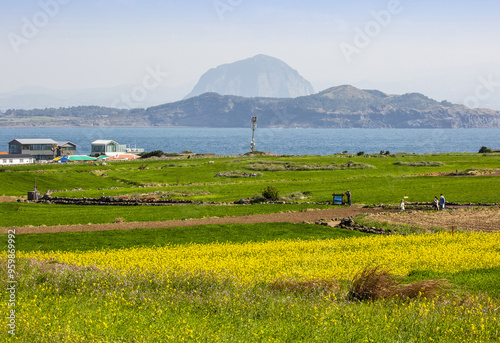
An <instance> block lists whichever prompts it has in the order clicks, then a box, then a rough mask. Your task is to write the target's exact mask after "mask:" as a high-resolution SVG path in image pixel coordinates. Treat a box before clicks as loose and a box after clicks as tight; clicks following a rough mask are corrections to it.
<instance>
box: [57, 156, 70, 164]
mask: <svg viewBox="0 0 500 343" xmlns="http://www.w3.org/2000/svg"><path fill="white" fill-rule="evenodd" d="M68 161H69V158H68V157H67V156H65V157H63V158H60V159H58V160H57V163H64V162H68Z"/></svg>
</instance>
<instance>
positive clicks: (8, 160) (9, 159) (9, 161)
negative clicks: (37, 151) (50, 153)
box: [0, 154, 35, 166]
mask: <svg viewBox="0 0 500 343" xmlns="http://www.w3.org/2000/svg"><path fill="white" fill-rule="evenodd" d="M34 162H35V159H34V158H33V156H32V155H28V154H8V155H0V165H3V166H5V165H13V164H29V163H34Z"/></svg>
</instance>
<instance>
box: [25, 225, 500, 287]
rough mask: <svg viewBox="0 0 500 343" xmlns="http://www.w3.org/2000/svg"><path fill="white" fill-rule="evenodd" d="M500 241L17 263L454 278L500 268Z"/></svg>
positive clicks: (149, 250) (43, 255) (126, 252)
mask: <svg viewBox="0 0 500 343" xmlns="http://www.w3.org/2000/svg"><path fill="white" fill-rule="evenodd" d="M498 247H500V234H498V233H493V234H492V233H481V232H479V233H478V232H474V233H458V234H455V235H451V234H449V233H439V234H425V235H414V236H377V237H373V236H370V237H361V238H349V239H335V240H313V241H300V240H299V241H298V240H288V241H271V242H259V243H253V242H250V243H242V244H235V243H215V244H206V245H202V244H189V245H182V246H166V247H138V248H129V249H119V250H99V251H90V252H28V253H19V255H18V256H19V257H26V258H35V259H38V260H50V259H55V260H57V261H58V262H60V263H67V264H74V265H77V266H82V267H86V266H95V267H97V268H100V269H112V270H115V271H117V272H118V273H119V274H123V275H124V276H133V275H138V274H143V273H148V274H153V275H157V276H158V277H163V278H168V276H169V275H182V274H185V273H189V274H191V275H197V274H205V275H206V274H211V275H213V276H215V277H217V278H220V279H224V278H233V279H235V281H236V282H238V283H241V284H255V283H259V282H270V281H272V280H275V279H277V278H280V277H293V278H297V279H302V280H311V279H328V278H335V279H348V278H350V277H352V276H353V275H354V274H355V273H356V272H358V271H359V270H360V269H361V268H363V267H365V266H368V265H383V266H384V267H386V268H388V269H390V270H391V272H392V273H394V274H398V275H406V274H408V273H409V272H410V271H412V270H422V271H426V270H434V271H440V272H451V273H453V272H458V271H462V270H470V269H476V268H492V267H499V266H500V249H499V248H498Z"/></svg>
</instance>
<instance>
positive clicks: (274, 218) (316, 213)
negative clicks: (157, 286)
mask: <svg viewBox="0 0 500 343" xmlns="http://www.w3.org/2000/svg"><path fill="white" fill-rule="evenodd" d="M382 211H384V212H386V210H381V209H377V208H374V209H370V208H361V207H356V206H353V207H342V208H331V209H327V210H308V211H305V212H287V213H271V214H253V215H246V216H238V217H222V218H218V217H214V218H203V219H188V220H168V221H158V222H134V223H126V222H121V223H109V224H87V225H58V226H37V227H34V226H25V227H16V228H15V230H16V234H27V233H53V232H77V231H105V230H133V229H157V228H168V227H185V226H196V225H211V224H253V223H286V222H288V223H304V222H308V223H314V222H316V221H320V220H324V221H330V220H333V219H336V218H345V217H350V216H357V215H359V214H376V213H380V212H382ZM8 229H9V228H0V233H7V230H8Z"/></svg>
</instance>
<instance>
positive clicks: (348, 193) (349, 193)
mask: <svg viewBox="0 0 500 343" xmlns="http://www.w3.org/2000/svg"><path fill="white" fill-rule="evenodd" d="M345 194H346V195H347V202H348V203H349V206H352V201H351V191H349V190H347V192H346V193H345Z"/></svg>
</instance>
